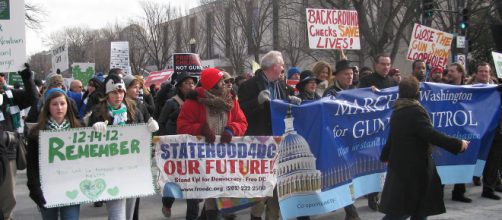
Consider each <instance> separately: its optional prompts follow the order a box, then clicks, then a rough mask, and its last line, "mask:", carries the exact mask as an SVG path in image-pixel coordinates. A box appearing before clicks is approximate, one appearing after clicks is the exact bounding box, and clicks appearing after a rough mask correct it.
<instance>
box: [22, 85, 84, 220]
mask: <svg viewBox="0 0 502 220" xmlns="http://www.w3.org/2000/svg"><path fill="white" fill-rule="evenodd" d="M43 98H44V103H46V104H45V105H44V106H43V109H42V112H41V113H40V115H39V120H38V123H37V124H36V125H35V126H34V127H33V128H32V129H31V130H30V131H29V133H28V135H27V140H28V144H27V145H26V152H27V154H26V159H27V160H26V162H27V164H26V165H27V170H26V175H27V177H28V182H27V184H26V185H27V186H28V189H29V195H30V198H31V199H32V200H33V202H35V204H36V205H37V206H38V208H39V211H40V213H41V215H42V219H54V218H52V217H51V216H58V215H59V214H61V216H64V217H61V219H78V218H79V214H80V205H79V204H73V205H66V206H60V207H54V208H46V207H44V205H45V203H46V201H45V195H44V194H45V193H44V192H43V191H42V187H41V181H40V171H39V170H40V166H39V157H40V155H39V152H40V146H39V138H40V135H39V134H40V131H41V130H49V131H59V130H64V129H69V128H78V127H81V124H80V121H79V120H78V118H77V116H76V115H75V114H74V113H73V111H71V110H70V109H69V103H70V102H69V101H70V98H69V97H68V96H67V94H66V92H65V91H64V90H62V89H60V88H52V89H49V90H48V91H47V92H45V94H44V97H43ZM56 219H57V217H56Z"/></svg>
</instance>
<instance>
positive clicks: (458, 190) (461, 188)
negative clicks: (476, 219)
mask: <svg viewBox="0 0 502 220" xmlns="http://www.w3.org/2000/svg"><path fill="white" fill-rule="evenodd" d="M464 193H465V184H464V183H458V184H455V185H454V186H453V191H452V196H460V197H462V196H463V195H464Z"/></svg>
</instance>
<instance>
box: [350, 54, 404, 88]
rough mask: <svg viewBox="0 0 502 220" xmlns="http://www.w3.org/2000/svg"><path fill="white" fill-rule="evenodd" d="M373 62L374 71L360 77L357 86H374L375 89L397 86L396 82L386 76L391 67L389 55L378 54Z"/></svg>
mask: <svg viewBox="0 0 502 220" xmlns="http://www.w3.org/2000/svg"><path fill="white" fill-rule="evenodd" d="M374 62H375V64H374V66H373V67H374V68H375V72H373V73H371V74H370V75H368V76H365V77H363V78H361V81H360V82H359V88H366V87H371V86H374V87H375V88H377V89H385V88H389V87H392V86H397V82H396V81H395V80H394V79H393V78H392V77H389V76H388V74H389V70H390V67H391V60H390V56H389V55H387V54H378V55H377V56H376V57H375V60H374Z"/></svg>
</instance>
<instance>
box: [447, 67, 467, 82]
mask: <svg viewBox="0 0 502 220" xmlns="http://www.w3.org/2000/svg"><path fill="white" fill-rule="evenodd" d="M447 76H448V83H449V84H453V85H464V84H465V83H464V78H465V69H464V66H462V64H459V63H453V64H451V65H450V66H449V67H448V74H447Z"/></svg>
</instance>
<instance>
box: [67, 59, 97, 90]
mask: <svg viewBox="0 0 502 220" xmlns="http://www.w3.org/2000/svg"><path fill="white" fill-rule="evenodd" d="M72 73H73V78H74V79H78V80H80V82H82V85H84V86H87V83H88V82H89V80H90V79H92V76H94V63H74V64H73V65H72Z"/></svg>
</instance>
